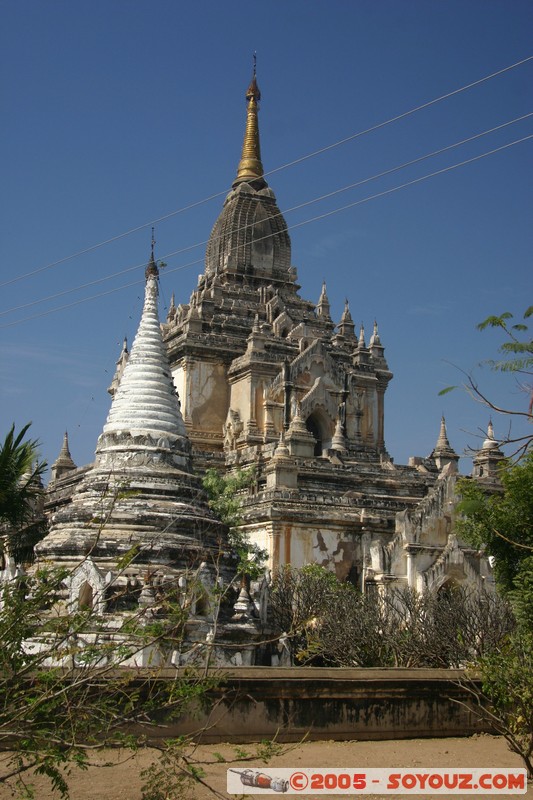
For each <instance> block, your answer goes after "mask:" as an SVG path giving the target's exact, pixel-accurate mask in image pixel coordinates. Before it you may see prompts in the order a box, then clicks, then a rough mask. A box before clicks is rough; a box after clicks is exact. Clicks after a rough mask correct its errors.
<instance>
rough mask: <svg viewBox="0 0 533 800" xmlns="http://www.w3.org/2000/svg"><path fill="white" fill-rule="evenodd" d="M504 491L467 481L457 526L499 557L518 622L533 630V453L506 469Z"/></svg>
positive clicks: (499, 574) (498, 570)
mask: <svg viewBox="0 0 533 800" xmlns="http://www.w3.org/2000/svg"><path fill="white" fill-rule="evenodd" d="M501 482H502V491H501V493H494V494H487V493H486V492H485V491H484V490H483V488H482V487H481V486H479V484H477V483H475V482H474V481H469V480H466V479H465V480H463V481H461V482H460V483H459V486H458V491H459V493H460V494H461V496H462V501H461V503H460V505H459V511H460V512H461V513H462V518H461V519H459V520H458V522H457V527H458V532H459V533H460V535H461V536H462V537H463V538H464V539H465V540H466V541H468V542H469V543H471V544H473V545H474V546H475V547H479V548H483V549H484V550H485V551H486V553H487V554H488V555H489V556H492V557H493V558H494V571H495V576H496V580H497V582H498V585H499V587H500V589H501V590H502V591H503V592H504V593H506V594H507V596H508V597H509V599H510V600H511V602H512V604H513V607H514V610H515V614H516V616H517V619H518V621H519V622H520V623H521V624H524V625H525V626H528V625H529V626H531V629H532V630H533V452H530V453H528V454H527V455H526V456H525V457H524V458H523V459H522V461H521V462H519V463H518V464H511V465H507V467H506V468H503V469H502V470H501Z"/></svg>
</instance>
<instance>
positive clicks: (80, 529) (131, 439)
mask: <svg viewBox="0 0 533 800" xmlns="http://www.w3.org/2000/svg"><path fill="white" fill-rule="evenodd" d="M260 96H261V95H260V91H259V87H258V84H257V78H256V75H255V70H254V75H253V79H252V81H251V83H250V85H249V87H248V89H247V92H246V122H245V134H244V142H243V146H242V153H241V158H240V160H239V161H238V165H237V171H236V176H235V179H234V180H233V183H232V184H231V188H230V190H229V193H228V195H227V197H226V199H225V201H224V204H223V207H222V210H221V212H220V215H219V217H218V219H217V220H216V221H215V224H214V226H213V230H212V232H211V236H210V239H209V242H208V245H207V250H206V257H205V269H204V272H203V274H202V275H201V276H200V277H199V279H198V284H197V287H196V288H195V289H194V291H193V292H192V295H191V297H190V299H189V301H188V302H182V303H179V304H178V305H176V303H175V302H174V299H173V300H172V303H171V305H170V309H169V311H168V315H167V318H166V320H165V322H164V323H163V324H160V322H159V317H158V310H157V296H158V269H157V265H156V261H155V258H154V252H153V243H152V254H151V257H150V261H149V263H148V266H147V269H146V296H145V303H144V308H143V312H142V317H141V321H140V325H139V329H138V333H137V336H136V338H135V341H134V343H133V346H132V348H131V353H130V352H129V351H128V346H127V342H126V341H125V342H124V345H123V347H122V350H121V353H120V356H119V359H118V361H117V368H116V373H115V375H114V378H113V381H112V384H111V386H110V389H109V391H110V394H111V395H112V404H111V409H110V411H109V415H108V418H107V421H106V422H105V425H104V427H103V431H102V434H101V436H100V438H99V440H98V443H97V445H96V457H95V462H94V464H92V465H89V466H88V467H84V468H81V469H78V468H77V467H76V466H75V464H74V462H73V460H72V457H71V454H70V451H69V443H68V439H67V438H65V441H64V442H63V446H62V448H61V451H60V454H59V457H58V459H57V461H56V462H55V464H54V465H53V467H52V479H51V482H50V485H49V489H48V499H47V506H46V507H47V510H48V513H49V514H50V516H51V526H50V532H49V534H48V535H47V537H46V538H45V539H44V540H43V541H42V542H41V543H40V545H39V546H38V557H39V558H40V559H47V560H51V561H53V562H55V563H60V564H64V565H65V566H67V567H68V568H69V569H70V570H73V573H72V574H73V577H72V580H71V586H70V600H71V602H78V603H80V602H83V603H88V602H90V599H91V597H93V596H94V597H96V596H98V598H99V602H100V603H101V606H102V607H101V611H102V612H103V613H105V612H107V613H112V612H113V611H114V610H116V609H120V607H121V606H128V607H129V606H133V605H135V604H140V605H143V604H144V605H145V606H147V607H149V606H150V605H154V604H156V602H157V587H158V586H159V585H163V584H165V583H168V582H171V581H177V582H178V583H179V581H180V580H183V579H184V576H185V575H187V574H189V573H190V571H191V570H193V569H194V570H200V573H201V580H202V581H203V582H204V585H205V586H206V591H207V588H208V587H209V586H212V585H213V582H214V581H215V580H219V579H221V580H227V581H231V569H232V561H231V553H228V552H227V543H226V540H225V539H224V537H225V531H224V527H223V526H222V525H221V524H220V522H219V521H218V520H217V519H216V518H215V517H214V515H213V514H212V512H211V511H210V509H209V508H208V505H207V501H206V498H205V495H204V493H203V490H202V487H201V481H200V478H201V475H202V474H203V473H204V472H205V470H206V469H208V468H215V469H217V470H219V471H220V472H221V473H223V474H226V475H231V474H234V475H235V474H242V472H244V473H245V474H248V475H249V480H248V486H247V488H246V489H243V490H242V492H241V494H240V501H241V517H242V525H241V527H242V531H243V532H244V533H246V534H247V536H248V538H249V540H250V541H251V542H253V543H255V544H256V545H258V546H259V547H260V548H262V549H264V550H266V551H267V553H268V558H267V561H268V563H267V567H268V570H270V571H275V570H277V569H279V568H280V567H281V566H283V565H284V564H292V565H293V566H296V567H299V566H302V565H305V564H310V563H316V564H320V565H322V566H324V567H326V568H327V569H330V570H331V571H333V572H334V573H335V574H336V576H337V577H338V578H339V579H340V580H341V581H349V582H351V583H352V584H353V585H355V586H357V587H358V588H360V589H361V590H362V591H368V590H369V587H374V588H376V589H378V590H380V588H383V587H385V586H389V585H399V586H402V585H404V586H410V587H412V588H415V589H418V590H420V591H421V590H424V589H434V590H439V589H440V588H442V587H444V586H450V585H471V586H472V587H474V586H478V587H479V586H485V587H486V586H488V585H490V584H491V582H492V577H491V571H490V566H489V564H488V562H487V560H486V559H485V558H483V557H482V556H481V555H480V553H479V552H478V551H476V550H474V549H473V548H469V547H467V546H466V545H465V544H464V543H462V542H461V541H460V540H459V539H458V537H457V536H456V534H455V531H454V519H455V507H456V501H457V498H456V494H455V484H456V480H457V475H458V472H457V465H458V460H459V458H458V455H457V454H456V453H455V452H454V450H453V448H452V446H451V445H450V442H449V440H448V436H447V431H446V424H445V420H444V419H442V420H441V423H440V429H439V432H438V437H437V441H436V444H435V447H434V448H433V450H432V451H431V453H430V455H428V457H427V458H420V457H418V458H415V457H413V458H412V459H410V463H409V464H408V465H403V466H402V465H397V464H395V463H394V461H393V459H392V458H391V457H390V455H389V453H388V451H387V447H386V439H385V397H386V392H387V387H388V384H389V382H390V381H391V379H392V377H393V375H392V372H391V371H390V369H389V365H388V363H387V360H386V357H385V347H384V343H383V342H382V341H381V338H380V334H379V329H378V325H377V322H375V321H374V322H373V324H372V325H371V326H370V335H368V333H367V332H366V331H365V328H364V326H363V325H361V326H360V327H359V329H358V330H356V326H355V323H354V320H353V318H352V314H351V311H350V304H349V301H348V299H347V300H346V303H345V307H344V310H343V312H342V316H341V318H340V320H338V321H334V320H333V319H332V317H331V309H330V303H329V299H328V293H327V286H326V284H325V283H324V285H323V286H322V291H321V293H320V296H319V297H318V299H317V300H316V302H314V301H311V300H306V299H304V298H303V297H302V296H301V295H300V286H299V284H298V277H297V273H296V269H295V267H294V266H293V264H292V254H291V240H290V236H289V232H288V229H287V224H286V222H285V220H284V218H283V215H282V213H281V212H280V210H279V208H278V205H277V201H276V197H275V195H274V192H273V191H272V189H271V188H270V187H269V185H268V184H267V181H266V179H265V174H264V169H263V164H262V160H261V149H260V136H259V116H258V112H259V100H260ZM436 432H437V425H436ZM502 457H503V454H502V453H501V451H500V450H499V447H498V443H497V441H496V440H495V439H494V433H493V430H492V425H490V427H489V433H488V438H487V440H486V441H485V443H484V444H483V447H482V449H481V450H480V452H479V453H478V454H477V456H476V459H475V461H474V477H475V479H480V480H482V481H485V484H486V485H487V486H490V487H491V488H492V489H494V486H495V481H496V480H497V469H498V464H499V462H500V461H501V458H502ZM132 546H135V547H137V548H138V549H139V553H138V555H137V556H136V558H135V562H134V563H132V565H131V567H129V568H128V569H126V570H124V569H118V568H117V563H120V561H121V559H122V558H123V556H124V554H125V553H127V552H128V551H129V549H131V547H132ZM217 552H222V553H224V558H223V559H222V561H220V560H218V561H217V558H216V553H217ZM215 563H217V564H218V566H217V570H218V572H216V574H215V568H214V566H213V565H214V564H215ZM146 576H148V577H146ZM267 583H268V573H267V576H266V578H265V579H264V580H263V581H256V582H255V583H253V584H252V585H250V584H248V585H245V584H243V585H242V587H241V592H240V595H239V598H238V599H237V601H236V603H235V605H234V607H233V609H232V613H233V616H231V615H230V617H228V625H229V627H228V628H227V631H226V634H227V637H229V640H231V636H232V634H231V626H232V625H237V623H239V624H240V625H241V626H242V625H248V626H249V634H250V642H252V640H253V638H254V636H255V635H256V632H257V625H256V627H255V628H254V625H255V622H254V620H255V621H257V620H259V619H260V618H262V619H264V617H265V613H266V611H265V603H266V600H265V598H266V596H267V587H266V584H267ZM128 604H129V605H128ZM200 612H201V613H203V614H204V617H205V618H206V619H208V617H209V610H208V609H203V610H202V609H198V613H200ZM204 634H205V631H204ZM241 639H242V637H241ZM245 649H246V648H245ZM250 653H251V651H250V649H248V650H247V651H246V654H245V655H244V656H243V655H242V654H241V655H240V656H239V657H240V658H241V663H251V660H252V659H253V655H251V654H250ZM233 663H236V662H233Z"/></svg>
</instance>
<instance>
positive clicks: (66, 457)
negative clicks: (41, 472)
mask: <svg viewBox="0 0 533 800" xmlns="http://www.w3.org/2000/svg"><path fill="white" fill-rule="evenodd" d="M73 469H76V464H75V463H74V461H73V460H72V456H71V455H70V450H69V447H68V433H67V431H65V435H64V436H63V445H62V447H61V450H60V451H59V455H58V457H57V458H56V460H55V461H54V463H53V464H52V467H51V469H50V479H51V480H52V481H57V480H58V479H59V478H61V477H62V476H63V475H64V474H65V472H70V471H71V470H73Z"/></svg>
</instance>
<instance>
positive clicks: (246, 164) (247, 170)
mask: <svg viewBox="0 0 533 800" xmlns="http://www.w3.org/2000/svg"><path fill="white" fill-rule="evenodd" d="M256 71H257V56H256V53H254V61H253V75H252V80H251V82H250V85H249V86H248V89H247V90H246V101H247V111H246V130H245V133H244V142H243V145H242V153H241V160H240V162H239V166H238V168H237V177H236V178H235V180H234V182H233V185H234V186H237V185H238V184H239V183H244V182H246V183H249V182H250V181H258V180H260V181H261V183H262V185H263V186H264V185H265V181H264V179H263V172H264V170H263V164H262V163H261V145H260V141H259V123H258V119H257V112H258V110H259V101H260V100H261V92H260V91H259V86H258V85H257V77H256Z"/></svg>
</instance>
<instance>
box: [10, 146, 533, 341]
mask: <svg viewBox="0 0 533 800" xmlns="http://www.w3.org/2000/svg"><path fill="white" fill-rule="evenodd" d="M530 139H533V134H530V135H529V136H524V137H522V138H521V139H516V140H515V141H513V142H508V143H507V144H504V145H501V146H500V147H495V148H493V149H492V150H488V151H487V152H485V153H481V154H480V155H477V156H473V157H472V158H468V159H465V160H464V161H460V162H458V163H457V164H451V165H450V166H447V167H443V168H442V169H439V170H436V171H435V172H431V173H428V174H427V175H422V176H421V177H419V178H413V180H410V181H407V182H406V183H402V184H400V185H398V186H393V187H392V188H390V189H385V190H383V191H382V192H377V193H376V194H373V195H369V196H368V197H363V198H361V199H359V200H355V201H354V202H353V203H348V204H346V205H344V206H341V207H340V208H336V209H333V210H332V211H326V212H324V213H323V214H319V215H317V216H315V217H311V218H310V219H307V220H303V221H302V222H297V223H295V224H294V225H289V226H288V230H295V229H296V228H301V227H303V226H304V225H309V224H310V223H312V222H318V221H319V220H321V219H325V218H326V217H331V216H333V215H334V214H339V213H340V212H341V211H346V210H347V209H349V208H354V207H355V206H359V205H363V204H364V203H368V202H370V200H376V199H377V198H379V197H385V196H386V195H389V194H393V193H395V192H398V191H400V189H406V188H407V187H408V186H414V185H415V184H417V183H421V182H422V181H425V180H428V179H429V178H434V177H435V176H437V175H442V174H444V173H445V172H450V171H451V170H454V169H458V168H459V167H464V166H466V165H467V164H472V163H473V162H475V161H480V160H481V159H482V158H487V156H491V155H494V154H495V153H499V152H501V151H502V150H507V149H508V148H509V147H514V146H515V145H517V144H521V143H522V142H526V141H528V140H530ZM271 236H272V234H268V235H266V236H263V237H261V238H259V239H256V240H255V241H257V242H260V241H262V240H263V239H268V238H270V237H271ZM202 261H203V259H202V258H200V259H196V261H190V262H189V263H188V264H182V265H180V266H178V267H173V268H171V269H167V271H166V272H167V274H168V273H170V272H178V271H181V270H184V269H188V268H189V267H192V266H194V265H195V264H201V263H202ZM141 283H142V281H141V280H137V281H133V282H132V283H128V284H125V285H123V286H117V287H115V288H114V289H109V290H108V291H106V292H99V293H98V294H95V295H92V296H91V297H84V298H81V299H80V300H75V301H74V302H72V303H68V304H66V305H63V306H58V307H57V308H52V309H49V310H48V311H42V312H41V313H39V314H33V315H32V316H30V317H25V318H24V319H19V320H16V321H15V322H9V323H7V324H5V325H0V329H3V328H11V327H13V326H14V325H19V324H20V323H22V322H29V321H31V320H33V319H39V318H41V317H45V316H48V315H49V314H54V313H56V312H58V311H64V310H66V309H68V308H72V307H73V306H77V305H80V303H85V302H88V301H90V300H96V299H98V298H100V297H105V296H107V295H110V294H113V293H114V292H119V291H122V290H123V289H129V288H130V287H131V286H139V285H140V284H141Z"/></svg>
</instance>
